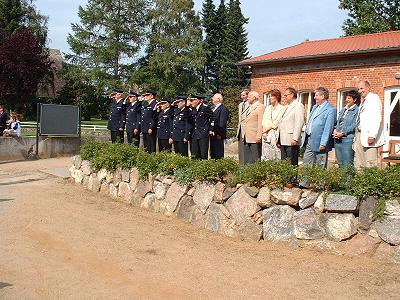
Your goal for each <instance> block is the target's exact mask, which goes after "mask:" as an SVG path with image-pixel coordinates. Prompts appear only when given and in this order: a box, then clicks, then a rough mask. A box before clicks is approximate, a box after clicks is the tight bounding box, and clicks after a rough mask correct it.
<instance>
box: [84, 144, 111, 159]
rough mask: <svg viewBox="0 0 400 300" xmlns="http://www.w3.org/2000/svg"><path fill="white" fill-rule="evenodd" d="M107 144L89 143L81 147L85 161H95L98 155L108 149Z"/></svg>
mask: <svg viewBox="0 0 400 300" xmlns="http://www.w3.org/2000/svg"><path fill="white" fill-rule="evenodd" d="M106 146H107V144H100V143H96V142H94V141H89V142H87V143H85V144H83V145H82V146H81V151H80V155H81V158H82V159H83V160H89V161H93V160H94V158H95V157H96V156H97V154H98V153H99V152H100V151H101V149H103V148H104V147H106Z"/></svg>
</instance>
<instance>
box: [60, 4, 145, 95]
mask: <svg viewBox="0 0 400 300" xmlns="http://www.w3.org/2000/svg"><path fill="white" fill-rule="evenodd" d="M148 6H149V1H148V0H117V1H112V0H89V1H88V4H87V6H86V7H85V8H83V7H82V6H80V7H79V11H78V15H79V17H80V23H79V24H78V23H75V24H72V31H73V34H69V35H68V43H69V45H70V47H71V50H72V51H73V54H72V55H68V56H67V59H68V60H69V61H70V63H72V64H75V65H78V66H80V68H79V69H80V71H79V72H78V71H77V70H76V69H75V68H71V70H74V72H72V73H71V74H68V75H67V76H69V78H70V79H71V80H72V78H71V76H72V77H77V78H80V79H81V80H82V81H86V82H87V83H88V84H89V85H94V86H96V87H97V92H98V93H101V92H102V91H103V90H104V89H105V88H111V87H112V86H114V85H116V84H121V83H122V82H123V80H124V79H125V78H126V73H127V71H128V70H127V69H129V68H130V64H131V63H132V61H133V59H134V58H135V56H137V55H138V53H139V52H140V50H141V47H142V43H143V42H144V41H145V38H146V28H147V24H146V17H147V13H148Z"/></svg>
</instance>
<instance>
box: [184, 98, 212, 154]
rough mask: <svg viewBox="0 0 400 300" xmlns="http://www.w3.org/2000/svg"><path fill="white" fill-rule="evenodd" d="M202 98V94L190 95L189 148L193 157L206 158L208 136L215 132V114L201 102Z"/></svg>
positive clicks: (208, 142)
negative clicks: (190, 130) (190, 131)
mask: <svg viewBox="0 0 400 300" xmlns="http://www.w3.org/2000/svg"><path fill="white" fill-rule="evenodd" d="M204 99H205V97H204V96H202V95H198V94H192V95H191V97H190V100H191V101H190V104H191V106H192V115H191V122H192V127H193V129H192V130H193V131H192V142H191V146H190V150H191V153H192V158H194V159H208V147H209V144H210V136H213V135H214V134H215V133H214V126H215V114H214V113H213V111H212V110H211V108H210V107H209V106H207V105H204V104H203V100H204Z"/></svg>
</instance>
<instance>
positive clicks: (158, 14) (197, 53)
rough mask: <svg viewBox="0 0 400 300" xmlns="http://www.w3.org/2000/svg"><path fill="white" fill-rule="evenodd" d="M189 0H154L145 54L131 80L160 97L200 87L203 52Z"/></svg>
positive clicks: (198, 21) (185, 92)
mask: <svg viewBox="0 0 400 300" xmlns="http://www.w3.org/2000/svg"><path fill="white" fill-rule="evenodd" d="M193 7H194V4H193V1H192V0H175V1H165V0H156V1H154V7H153V9H151V11H150V15H149V17H150V20H151V31H150V36H149V45H148V47H147V55H146V58H145V59H144V60H143V61H142V62H141V66H140V68H139V69H138V70H137V71H135V72H133V73H132V76H131V78H130V79H131V80H133V81H135V82H137V83H138V84H139V85H140V86H142V87H146V88H153V89H156V90H157V91H158V94H159V96H160V97H163V96H167V97H174V96H175V95H178V94H188V93H191V92H195V91H202V89H203V85H202V83H201V75H202V72H203V68H204V63H205V54H204V51H203V48H202V45H201V42H202V30H201V24H200V18H199V16H198V15H197V14H196V12H195V10H194V8H193Z"/></svg>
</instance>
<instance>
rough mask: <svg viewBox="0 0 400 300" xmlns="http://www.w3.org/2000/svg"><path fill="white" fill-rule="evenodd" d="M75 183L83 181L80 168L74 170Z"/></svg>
mask: <svg viewBox="0 0 400 300" xmlns="http://www.w3.org/2000/svg"><path fill="white" fill-rule="evenodd" d="M74 178H75V183H79V184H81V183H82V181H83V172H82V171H81V170H75V176H74Z"/></svg>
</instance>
